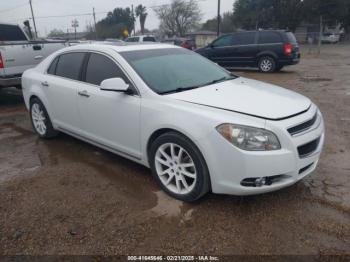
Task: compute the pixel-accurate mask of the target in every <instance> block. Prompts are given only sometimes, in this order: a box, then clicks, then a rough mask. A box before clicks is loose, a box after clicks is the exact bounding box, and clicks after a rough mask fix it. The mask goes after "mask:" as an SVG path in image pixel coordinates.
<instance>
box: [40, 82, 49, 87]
mask: <svg viewBox="0 0 350 262" xmlns="http://www.w3.org/2000/svg"><path fill="white" fill-rule="evenodd" d="M41 85H42V86H45V87H49V83H48V82H47V81H44V82H41Z"/></svg>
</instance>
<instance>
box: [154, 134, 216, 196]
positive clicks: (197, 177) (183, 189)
mask: <svg viewBox="0 0 350 262" xmlns="http://www.w3.org/2000/svg"><path fill="white" fill-rule="evenodd" d="M149 155H150V166H151V169H152V175H153V177H154V179H155V180H156V181H157V183H158V185H159V186H160V187H161V188H162V189H163V190H164V191H165V192H166V193H167V194H169V195H170V196H172V197H174V198H176V199H179V200H182V201H186V202H193V201H195V200H197V199H199V198H201V197H202V196H203V195H204V194H206V193H207V192H208V191H209V189H210V179H209V171H208V167H207V165H206V163H205V160H204V158H203V156H202V154H201V152H200V151H199V149H198V148H197V146H196V145H195V144H194V143H193V142H192V141H190V140H189V139H188V138H187V137H185V136H183V135H181V134H179V133H176V132H169V133H165V134H163V135H161V136H159V137H158V138H157V139H156V140H155V141H154V142H153V144H152V145H151V148H150V154H149Z"/></svg>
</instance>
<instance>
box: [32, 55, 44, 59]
mask: <svg viewBox="0 0 350 262" xmlns="http://www.w3.org/2000/svg"><path fill="white" fill-rule="evenodd" d="M43 58H44V57H43V56H42V55H37V56H34V59H35V60H40V59H43Z"/></svg>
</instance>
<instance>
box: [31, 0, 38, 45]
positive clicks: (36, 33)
mask: <svg viewBox="0 0 350 262" xmlns="http://www.w3.org/2000/svg"><path fill="white" fill-rule="evenodd" d="M29 4H30V10H31V12H32V19H33V24H34V31H35V38H38V32H37V31H36V24H35V19H34V12H33V6H32V0H29Z"/></svg>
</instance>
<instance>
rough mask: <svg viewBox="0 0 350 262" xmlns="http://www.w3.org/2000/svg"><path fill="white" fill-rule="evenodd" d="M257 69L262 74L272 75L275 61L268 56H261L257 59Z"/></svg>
mask: <svg viewBox="0 0 350 262" xmlns="http://www.w3.org/2000/svg"><path fill="white" fill-rule="evenodd" d="M258 67H259V70H260V72H262V73H273V72H274V71H275V70H276V61H275V59H273V58H272V57H270V56H263V57H261V58H260V59H259V62H258Z"/></svg>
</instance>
